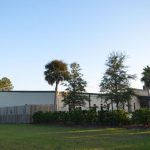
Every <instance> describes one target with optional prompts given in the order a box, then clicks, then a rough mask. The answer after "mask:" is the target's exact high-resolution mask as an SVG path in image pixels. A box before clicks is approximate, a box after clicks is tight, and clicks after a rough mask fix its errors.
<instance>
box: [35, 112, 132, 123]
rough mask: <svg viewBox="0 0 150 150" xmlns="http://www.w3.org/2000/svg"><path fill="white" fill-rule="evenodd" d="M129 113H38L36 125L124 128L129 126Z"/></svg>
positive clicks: (36, 114)
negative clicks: (123, 126)
mask: <svg viewBox="0 0 150 150" xmlns="http://www.w3.org/2000/svg"><path fill="white" fill-rule="evenodd" d="M129 121H130V119H129V117H128V113H127V112H124V111H98V112H96V111H95V110H80V109H76V110H74V111H70V112H62V111H58V112H41V111H40V112H36V113H34V115H33V122H34V123H46V124H67V125H100V126H122V125H126V124H129Z"/></svg>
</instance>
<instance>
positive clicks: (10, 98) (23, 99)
mask: <svg viewBox="0 0 150 150" xmlns="http://www.w3.org/2000/svg"><path fill="white" fill-rule="evenodd" d="M134 91H135V93H136V96H134V97H132V100H131V102H130V108H129V107H128V104H125V105H124V107H123V108H124V109H125V110H127V111H128V110H129V109H130V111H134V110H136V109H140V108H150V96H148V92H147V91H144V90H142V89H134ZM84 94H85V95H86V96H87V97H88V99H87V101H86V105H85V107H82V109H89V107H96V108H97V109H98V110H101V109H104V108H105V107H107V108H108V107H109V109H110V110H111V109H116V105H115V104H113V105H111V106H110V105H109V104H106V103H105V100H104V98H103V97H101V95H100V94H99V93H84ZM54 96H55V92H54V91H1V92H0V107H11V106H22V105H45V104H51V105H53V104H54ZM62 99H63V97H62V92H59V93H58V99H57V110H58V111H67V110H68V107H64V105H63V102H62Z"/></svg>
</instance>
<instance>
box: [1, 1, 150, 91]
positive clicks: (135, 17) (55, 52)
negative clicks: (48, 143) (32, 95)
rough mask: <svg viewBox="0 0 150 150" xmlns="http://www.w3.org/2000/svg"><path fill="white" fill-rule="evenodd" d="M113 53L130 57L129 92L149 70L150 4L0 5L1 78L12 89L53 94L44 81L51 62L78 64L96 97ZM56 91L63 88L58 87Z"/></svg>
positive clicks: (9, 3)
mask: <svg viewBox="0 0 150 150" xmlns="http://www.w3.org/2000/svg"><path fill="white" fill-rule="evenodd" d="M112 51H123V52H125V53H126V54H127V55H128V56H129V58H128V59H127V63H126V64H127V65H128V66H130V68H129V73H131V74H136V75H137V79H136V80H135V81H134V82H132V87H134V88H142V83H141V81H140V78H141V72H142V69H143V68H144V67H145V66H146V65H150V0H124V1H123V0H0V54H1V59H0V77H4V76H6V77H8V78H10V79H11V81H12V82H13V85H14V90H54V87H51V86H49V85H48V84H47V82H46V81H45V80H44V75H43V72H44V70H45V69H44V66H45V64H47V63H48V62H50V61H52V60H53V59H61V60H63V61H65V62H66V63H68V64H70V63H72V62H74V61H75V62H77V63H79V64H80V66H81V68H82V73H83V74H84V79H85V80H86V81H87V82H88V87H87V92H98V91H99V83H100V80H101V78H102V75H103V73H104V72H105V61H106V59H107V57H108V54H109V53H110V52H112ZM59 89H60V90H62V89H63V88H62V87H61V86H60V87H59Z"/></svg>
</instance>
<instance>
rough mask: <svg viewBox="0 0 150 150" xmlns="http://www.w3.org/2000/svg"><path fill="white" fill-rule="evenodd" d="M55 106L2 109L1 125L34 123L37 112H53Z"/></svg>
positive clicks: (0, 115) (0, 110) (0, 114)
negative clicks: (33, 117)
mask: <svg viewBox="0 0 150 150" xmlns="http://www.w3.org/2000/svg"><path fill="white" fill-rule="evenodd" d="M53 110H54V106H53V105H48V104H47V105H24V106H13V107H1V108H0V123H32V122H33V120H32V115H33V114H34V113H35V112H37V111H43V112H46V111H53Z"/></svg>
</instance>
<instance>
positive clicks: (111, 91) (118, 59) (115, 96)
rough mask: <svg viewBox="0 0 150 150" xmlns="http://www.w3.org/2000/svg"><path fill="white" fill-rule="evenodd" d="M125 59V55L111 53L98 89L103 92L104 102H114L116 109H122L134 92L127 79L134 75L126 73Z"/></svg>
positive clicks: (132, 77)
mask: <svg viewBox="0 0 150 150" xmlns="http://www.w3.org/2000/svg"><path fill="white" fill-rule="evenodd" d="M125 59H126V55H124V54H122V53H117V52H113V53H111V54H110V55H109V57H108V60H107V61H106V67H107V69H106V71H105V73H104V76H103V78H102V81H101V83H100V91H101V92H102V93H104V94H105V97H104V98H105V100H106V102H107V103H108V102H109V103H110V104H113V103H116V106H117V110H119V109H120V108H122V109H123V107H124V104H125V103H126V102H128V103H129V100H130V99H131V96H132V95H133V94H134V92H133V90H132V89H131V88H130V82H129V81H130V80H131V79H134V78H135V75H130V74H128V72H127V68H128V67H127V66H125V65H124V62H125ZM129 111H130V110H129Z"/></svg>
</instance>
